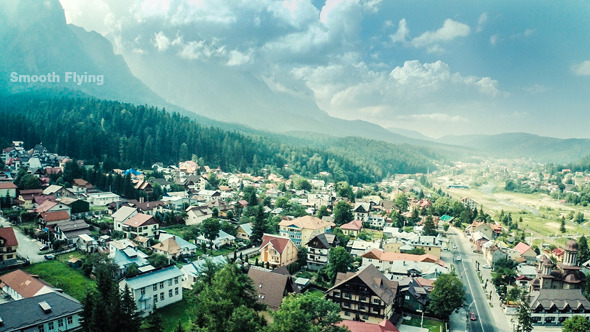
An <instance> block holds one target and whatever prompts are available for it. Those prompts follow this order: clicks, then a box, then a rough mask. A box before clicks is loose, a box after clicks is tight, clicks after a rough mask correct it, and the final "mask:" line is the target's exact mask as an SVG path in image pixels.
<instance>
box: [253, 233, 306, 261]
mask: <svg viewBox="0 0 590 332" xmlns="http://www.w3.org/2000/svg"><path fill="white" fill-rule="evenodd" d="M258 251H259V252H260V261H261V262H262V263H268V264H269V265H270V266H272V267H273V268H274V267H278V266H286V265H289V264H291V263H293V262H295V261H297V253H298V252H299V250H297V246H295V243H293V241H291V239H290V238H288V237H285V236H278V235H271V234H264V235H263V236H262V244H261V245H260V249H258Z"/></svg>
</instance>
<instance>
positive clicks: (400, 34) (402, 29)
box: [389, 18, 410, 43]
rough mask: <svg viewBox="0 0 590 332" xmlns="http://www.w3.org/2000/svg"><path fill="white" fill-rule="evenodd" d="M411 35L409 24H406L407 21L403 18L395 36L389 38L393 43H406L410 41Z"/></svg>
mask: <svg viewBox="0 0 590 332" xmlns="http://www.w3.org/2000/svg"><path fill="white" fill-rule="evenodd" d="M409 34H410V29H408V24H407V23H406V19H405V18H402V19H401V20H400V21H399V24H398V28H397V31H396V33H394V34H393V35H390V36H389V37H390V38H391V41H392V42H393V43H405V42H406V40H407V39H408V36H409Z"/></svg>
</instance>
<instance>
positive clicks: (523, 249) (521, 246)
mask: <svg viewBox="0 0 590 332" xmlns="http://www.w3.org/2000/svg"><path fill="white" fill-rule="evenodd" d="M529 249H531V246H529V245H528V244H526V243H524V242H519V243H518V244H517V245H516V246H515V247H514V250H516V251H518V253H520V254H521V255H522V254H524V253H525V252H527V250H529Z"/></svg>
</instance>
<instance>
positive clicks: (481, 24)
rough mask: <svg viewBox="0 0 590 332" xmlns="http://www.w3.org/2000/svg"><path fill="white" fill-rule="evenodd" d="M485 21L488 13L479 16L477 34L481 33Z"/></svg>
mask: <svg viewBox="0 0 590 332" xmlns="http://www.w3.org/2000/svg"><path fill="white" fill-rule="evenodd" d="M487 21H488V13H483V14H481V15H479V19H478V20H477V32H481V31H482V30H483V26H484V24H485V23H486V22H487Z"/></svg>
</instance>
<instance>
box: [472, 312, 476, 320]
mask: <svg viewBox="0 0 590 332" xmlns="http://www.w3.org/2000/svg"><path fill="white" fill-rule="evenodd" d="M471 320H477V316H476V315H475V312H472V313H471Z"/></svg>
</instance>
